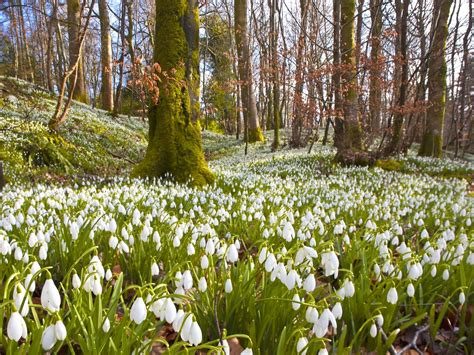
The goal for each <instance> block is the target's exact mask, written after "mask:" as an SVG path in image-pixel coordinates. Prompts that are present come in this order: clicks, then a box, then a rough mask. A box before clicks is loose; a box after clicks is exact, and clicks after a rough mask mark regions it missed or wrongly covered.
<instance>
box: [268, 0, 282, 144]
mask: <svg viewBox="0 0 474 355" xmlns="http://www.w3.org/2000/svg"><path fill="white" fill-rule="evenodd" d="M276 2H277V0H270V1H269V5H270V6H271V7H270V38H271V41H270V47H271V56H272V83H273V130H274V135H273V142H272V150H273V151H275V150H277V149H278V146H279V145H280V121H281V116H280V78H279V76H280V75H279V70H280V68H279V64H278V28H277V23H276V21H277V20H276V18H277V16H276V11H277V3H276Z"/></svg>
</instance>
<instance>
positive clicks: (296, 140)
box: [290, 0, 310, 147]
mask: <svg viewBox="0 0 474 355" xmlns="http://www.w3.org/2000/svg"><path fill="white" fill-rule="evenodd" d="M309 4H310V1H308V0H300V10H301V28H300V33H299V36H298V43H297V54H296V68H295V93H294V97H293V125H292V130H291V141H290V145H291V146H292V147H300V146H301V131H302V126H303V110H302V108H303V86H304V67H305V62H304V52H305V47H306V27H307V18H308V8H309Z"/></svg>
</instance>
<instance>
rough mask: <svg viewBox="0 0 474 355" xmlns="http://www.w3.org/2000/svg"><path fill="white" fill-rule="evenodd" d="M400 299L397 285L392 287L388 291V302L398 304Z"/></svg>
mask: <svg viewBox="0 0 474 355" xmlns="http://www.w3.org/2000/svg"><path fill="white" fill-rule="evenodd" d="M397 301H398V293H397V289H396V288H395V287H392V288H390V290H389V291H388V293H387V302H388V303H391V304H396V303H397Z"/></svg>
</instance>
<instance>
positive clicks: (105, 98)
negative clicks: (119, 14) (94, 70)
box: [99, 0, 114, 112]
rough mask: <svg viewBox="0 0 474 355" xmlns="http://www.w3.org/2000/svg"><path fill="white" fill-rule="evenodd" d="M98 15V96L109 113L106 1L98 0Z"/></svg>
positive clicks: (111, 100)
mask: <svg viewBox="0 0 474 355" xmlns="http://www.w3.org/2000/svg"><path fill="white" fill-rule="evenodd" d="M99 14H100V46H101V47H100V61H101V64H102V65H101V73H102V87H101V90H100V95H101V99H102V108H103V109H104V110H107V111H109V112H111V111H113V108H114V92H113V87H112V39H111V37H110V21H109V10H108V8H107V1H106V0H99Z"/></svg>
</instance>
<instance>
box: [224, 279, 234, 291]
mask: <svg viewBox="0 0 474 355" xmlns="http://www.w3.org/2000/svg"><path fill="white" fill-rule="evenodd" d="M232 290H233V288H232V281H231V279H227V280H226V282H225V292H226V293H231V292H232Z"/></svg>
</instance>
